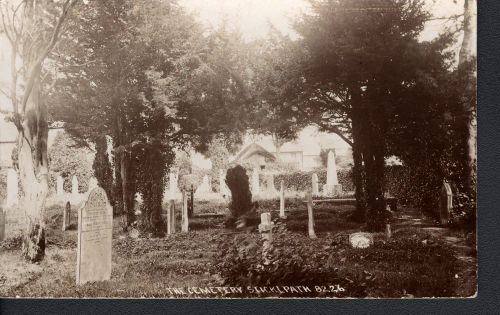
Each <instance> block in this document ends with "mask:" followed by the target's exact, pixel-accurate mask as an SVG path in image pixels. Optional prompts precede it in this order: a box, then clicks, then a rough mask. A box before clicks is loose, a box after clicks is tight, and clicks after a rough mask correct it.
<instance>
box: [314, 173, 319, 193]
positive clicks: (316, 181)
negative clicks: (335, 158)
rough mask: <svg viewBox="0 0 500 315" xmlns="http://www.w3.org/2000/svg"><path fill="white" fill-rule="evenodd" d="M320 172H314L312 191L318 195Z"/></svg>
mask: <svg viewBox="0 0 500 315" xmlns="http://www.w3.org/2000/svg"><path fill="white" fill-rule="evenodd" d="M318 184H319V183H318V174H316V173H314V174H312V193H313V195H318V194H319V187H318Z"/></svg>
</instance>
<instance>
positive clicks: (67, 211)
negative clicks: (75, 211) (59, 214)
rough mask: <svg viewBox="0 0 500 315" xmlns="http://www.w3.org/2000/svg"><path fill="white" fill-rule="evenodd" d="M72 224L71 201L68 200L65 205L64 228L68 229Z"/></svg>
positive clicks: (64, 229)
mask: <svg viewBox="0 0 500 315" xmlns="http://www.w3.org/2000/svg"><path fill="white" fill-rule="evenodd" d="M70 225H71V203H70V202H69V201H68V202H66V206H65V207H64V210H63V224H62V230H63V231H66V230H67V229H68V228H69V226H70Z"/></svg>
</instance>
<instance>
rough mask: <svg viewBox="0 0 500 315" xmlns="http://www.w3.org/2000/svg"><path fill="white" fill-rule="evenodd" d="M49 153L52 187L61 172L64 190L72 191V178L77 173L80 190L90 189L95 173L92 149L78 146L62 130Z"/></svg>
mask: <svg viewBox="0 0 500 315" xmlns="http://www.w3.org/2000/svg"><path fill="white" fill-rule="evenodd" d="M48 155H49V165H50V173H49V175H50V176H49V181H50V183H49V186H50V187H53V188H55V186H56V178H57V174H60V175H61V176H62V177H63V179H64V184H63V187H64V191H66V192H71V180H72V178H73V175H76V177H77V178H78V190H79V192H85V191H87V190H88V183H89V179H90V177H92V174H93V170H92V158H93V152H92V151H91V150H89V149H87V148H83V147H78V146H77V143H76V142H75V141H74V140H73V139H71V136H70V135H68V134H67V133H65V132H60V133H59V134H58V135H57V136H56V138H55V140H54V144H53V145H52V146H51V147H50V148H49V150H48Z"/></svg>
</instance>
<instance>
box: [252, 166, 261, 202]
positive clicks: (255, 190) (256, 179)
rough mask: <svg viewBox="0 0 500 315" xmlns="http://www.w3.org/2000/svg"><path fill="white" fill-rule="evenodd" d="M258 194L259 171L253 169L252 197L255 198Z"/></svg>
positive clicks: (255, 168)
mask: <svg viewBox="0 0 500 315" xmlns="http://www.w3.org/2000/svg"><path fill="white" fill-rule="evenodd" d="M259 193H260V183H259V169H258V168H257V167H254V169H253V172H252V195H254V196H257V195H258V194H259Z"/></svg>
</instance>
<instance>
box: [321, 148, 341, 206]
mask: <svg viewBox="0 0 500 315" xmlns="http://www.w3.org/2000/svg"><path fill="white" fill-rule="evenodd" d="M323 193H324V195H325V196H338V195H341V194H342V185H339V180H338V177H337V165H336V164H335V154H334V153H333V151H329V152H328V164H327V170H326V184H325V185H324V186H323Z"/></svg>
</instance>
